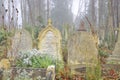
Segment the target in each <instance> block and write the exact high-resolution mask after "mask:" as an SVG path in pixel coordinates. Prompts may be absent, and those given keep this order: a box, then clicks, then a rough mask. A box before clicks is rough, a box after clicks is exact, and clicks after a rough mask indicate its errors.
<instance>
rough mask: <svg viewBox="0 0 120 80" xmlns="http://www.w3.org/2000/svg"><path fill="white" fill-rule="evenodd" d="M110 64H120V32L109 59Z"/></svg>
mask: <svg viewBox="0 0 120 80" xmlns="http://www.w3.org/2000/svg"><path fill="white" fill-rule="evenodd" d="M119 31H120V29H119ZM107 63H108V64H120V32H119V34H118V41H117V42H116V45H115V48H114V51H113V52H112V55H110V56H109V58H108V59H107Z"/></svg>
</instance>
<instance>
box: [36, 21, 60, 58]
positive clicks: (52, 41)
mask: <svg viewBox="0 0 120 80" xmlns="http://www.w3.org/2000/svg"><path fill="white" fill-rule="evenodd" d="M38 39H39V43H38V48H39V50H40V51H41V53H42V54H48V55H51V56H52V57H54V58H55V59H62V55H61V33H60V31H59V30H58V29H56V28H55V27H53V26H52V22H51V20H50V19H49V20H48V25H47V27H45V28H44V29H43V30H42V31H41V32H40V33H39V36H38Z"/></svg>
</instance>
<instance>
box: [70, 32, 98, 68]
mask: <svg viewBox="0 0 120 80" xmlns="http://www.w3.org/2000/svg"><path fill="white" fill-rule="evenodd" d="M97 55H98V50H97V48H96V42H95V40H94V37H93V36H92V34H91V33H88V32H86V31H76V33H74V34H73V35H72V36H71V38H70V39H69V41H68V65H69V66H71V67H73V68H78V67H79V68H80V67H86V65H87V66H95V65H96V64H97V62H98V59H97V58H98V57H97Z"/></svg>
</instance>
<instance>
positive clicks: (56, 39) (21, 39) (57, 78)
mask: <svg viewBox="0 0 120 80" xmlns="http://www.w3.org/2000/svg"><path fill="white" fill-rule="evenodd" d="M30 29H31V30H33V31H32V33H31V30H30ZM30 29H29V30H28V29H27V28H25V29H20V30H14V29H12V30H11V31H8V30H7V29H6V28H1V29H0V80H119V79H120V53H119V52H120V49H119V48H120V45H119V43H120V37H118V41H117V43H116V45H115V48H114V49H113V50H112V49H109V48H107V47H106V46H104V45H103V44H101V45H100V44H99V45H98V38H97V35H95V34H92V33H91V32H87V31H85V30H79V31H71V32H69V34H68V33H67V32H64V33H66V34H61V32H60V31H59V30H58V29H56V28H55V27H54V26H52V23H51V21H48V25H47V26H46V27H45V28H43V29H41V30H40V29H39V28H38V29H34V28H30ZM64 29H65V30H64V31H68V30H66V29H68V28H64ZM73 32H74V33H73ZM66 35H67V37H66ZM69 36H70V37H69Z"/></svg>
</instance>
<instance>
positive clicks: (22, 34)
mask: <svg viewBox="0 0 120 80" xmlns="http://www.w3.org/2000/svg"><path fill="white" fill-rule="evenodd" d="M30 49H32V38H31V35H30V34H29V32H28V31H26V30H24V29H22V30H20V31H18V32H16V33H15V36H14V37H13V40H12V55H14V56H16V54H17V53H18V52H19V51H26V50H30Z"/></svg>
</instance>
